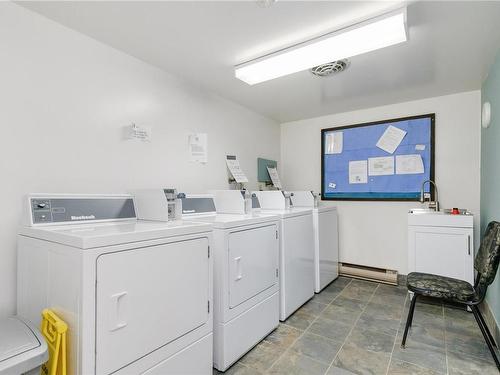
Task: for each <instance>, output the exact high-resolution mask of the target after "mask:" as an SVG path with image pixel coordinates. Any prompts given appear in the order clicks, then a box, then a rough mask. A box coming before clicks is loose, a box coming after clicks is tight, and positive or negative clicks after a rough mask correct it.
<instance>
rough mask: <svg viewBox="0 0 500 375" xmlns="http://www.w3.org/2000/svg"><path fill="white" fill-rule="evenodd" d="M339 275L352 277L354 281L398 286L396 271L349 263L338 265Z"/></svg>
mask: <svg viewBox="0 0 500 375" xmlns="http://www.w3.org/2000/svg"><path fill="white" fill-rule="evenodd" d="M339 273H340V275H342V276H348V277H353V278H355V279H362V280H369V281H376V282H379V283H384V284H391V285H398V271H394V270H388V269H384V268H376V267H368V266H361V265H358V264H351V263H340V270H339Z"/></svg>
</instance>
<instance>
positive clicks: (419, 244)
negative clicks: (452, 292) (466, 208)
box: [408, 213, 474, 284]
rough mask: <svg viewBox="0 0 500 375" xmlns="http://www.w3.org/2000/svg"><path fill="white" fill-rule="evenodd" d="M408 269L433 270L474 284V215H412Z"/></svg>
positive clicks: (410, 220) (435, 272)
mask: <svg viewBox="0 0 500 375" xmlns="http://www.w3.org/2000/svg"><path fill="white" fill-rule="evenodd" d="M408 272H425V273H432V274H436V275H441V276H448V277H453V278H456V279H461V280H465V281H468V282H469V283H471V284H474V238H473V216H472V215H449V214H443V213H418V214H412V213H410V214H408Z"/></svg>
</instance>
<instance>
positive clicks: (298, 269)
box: [254, 190, 314, 321]
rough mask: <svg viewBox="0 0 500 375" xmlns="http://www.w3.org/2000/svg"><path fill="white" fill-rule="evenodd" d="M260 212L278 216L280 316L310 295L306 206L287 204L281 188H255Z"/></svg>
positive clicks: (310, 259) (311, 262) (311, 263)
mask: <svg viewBox="0 0 500 375" xmlns="http://www.w3.org/2000/svg"><path fill="white" fill-rule="evenodd" d="M254 194H256V195H257V197H258V199H259V203H260V207H261V212H262V213H266V214H273V215H278V216H279V218H280V221H279V223H280V272H279V274H280V320H281V321H284V320H286V318H288V317H289V316H290V315H291V314H292V313H293V312H295V311H296V310H297V309H298V308H299V307H300V306H302V305H303V304H304V303H306V302H307V301H308V300H309V299H311V298H312V297H313V296H314V236H313V217H312V209H310V208H295V207H294V208H287V206H288V205H287V203H286V199H285V195H284V194H283V192H281V191H277V190H274V191H255V192H254Z"/></svg>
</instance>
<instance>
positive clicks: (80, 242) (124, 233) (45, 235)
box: [19, 220, 212, 249]
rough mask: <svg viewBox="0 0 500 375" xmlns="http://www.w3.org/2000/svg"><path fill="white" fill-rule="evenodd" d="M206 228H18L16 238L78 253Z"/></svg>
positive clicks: (181, 224)
mask: <svg viewBox="0 0 500 375" xmlns="http://www.w3.org/2000/svg"><path fill="white" fill-rule="evenodd" d="M211 230H212V227H211V225H210V224H205V223H197V222H192V221H186V220H174V221H169V222H162V221H147V220H132V221H122V222H107V223H99V224H96V223H94V224H91V223H88V224H75V225H62V226H50V227H42V228H33V227H21V228H20V229H19V234H20V235H23V236H27V237H33V238H39V239H43V240H47V241H52V242H56V243H60V244H63V245H68V246H73V247H77V248H81V249H91V248H96V247H104V246H112V245H120V244H126V243H131V242H138V241H147V240H154V239H161V238H168V237H173V236H181V235H188V234H196V233H203V232H209V231H211Z"/></svg>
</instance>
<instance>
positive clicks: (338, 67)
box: [311, 59, 350, 77]
mask: <svg viewBox="0 0 500 375" xmlns="http://www.w3.org/2000/svg"><path fill="white" fill-rule="evenodd" d="M349 65H350V62H349V60H347V59H343V60H337V61H332V62H329V63H326V64H321V65H318V66H315V67H314V68H311V73H312V74H314V75H315V76H318V77H327V76H329V75H331V74H335V73H340V72H343V71H344V70H346V69H347V68H348V67H349Z"/></svg>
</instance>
